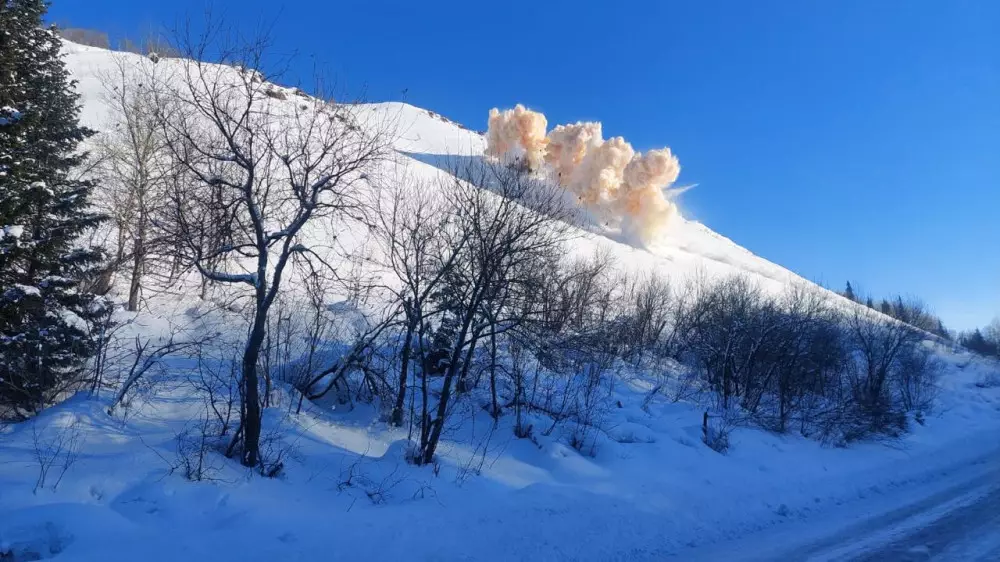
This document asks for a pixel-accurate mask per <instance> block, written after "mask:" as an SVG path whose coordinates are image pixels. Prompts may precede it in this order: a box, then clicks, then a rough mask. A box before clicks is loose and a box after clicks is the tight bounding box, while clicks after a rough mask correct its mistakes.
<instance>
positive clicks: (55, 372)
mask: <svg viewBox="0 0 1000 562" xmlns="http://www.w3.org/2000/svg"><path fill="white" fill-rule="evenodd" d="M46 9H47V4H46V3H45V2H42V1H41V0H0V30H3V33H0V414H4V413H6V414H7V415H11V414H13V415H26V414H29V413H31V412H33V411H37V410H38V409H39V408H40V407H42V406H44V405H45V403H46V402H47V401H49V400H50V399H52V398H53V397H54V395H55V394H57V393H58V392H60V391H61V390H63V389H64V388H66V386H67V385H68V384H70V383H71V382H72V381H73V380H75V379H76V378H77V377H78V375H79V374H80V371H81V370H82V369H83V368H84V366H85V363H86V359H87V358H88V357H89V356H90V355H91V353H92V352H93V341H92V338H91V337H90V335H89V333H90V326H91V324H92V323H93V322H94V321H95V320H96V319H97V318H99V317H101V316H102V315H105V314H107V313H108V309H107V306H106V305H105V304H104V303H103V301H97V300H95V297H94V295H93V294H90V293H88V292H87V291H85V290H83V287H84V286H85V285H86V284H85V283H82V281H83V280H86V279H89V278H91V277H92V275H93V274H94V271H95V269H96V267H97V266H98V265H99V263H100V261H101V258H102V255H101V253H100V252H99V251H98V250H96V249H94V248H87V247H83V246H82V245H81V243H80V241H81V235H82V234H84V233H85V232H87V231H88V230H90V229H92V228H94V227H95V226H96V225H97V224H98V223H99V222H100V221H101V217H100V216H99V215H97V214H95V213H94V212H93V211H92V210H91V209H90V208H89V205H88V197H89V196H90V193H91V190H92V189H93V187H94V186H93V184H92V183H91V182H89V181H83V180H80V179H76V178H75V176H74V172H75V170H78V169H79V166H80V164H81V163H82V162H83V160H84V158H85V155H84V154H83V153H82V152H81V151H80V143H81V141H83V140H84V139H86V138H87V137H89V136H90V135H91V134H92V131H90V130H88V129H86V128H84V127H81V126H80V124H79V101H78V98H79V96H78V95H77V94H76V93H75V91H74V86H75V84H74V82H73V81H72V80H71V79H70V77H69V73H68V71H67V69H66V67H65V65H64V63H63V60H62V57H61V55H60V46H61V42H60V39H59V37H58V35H57V34H56V33H55V32H54V31H53V30H51V29H45V28H43V27H42V17H43V16H44V14H45V11H46Z"/></svg>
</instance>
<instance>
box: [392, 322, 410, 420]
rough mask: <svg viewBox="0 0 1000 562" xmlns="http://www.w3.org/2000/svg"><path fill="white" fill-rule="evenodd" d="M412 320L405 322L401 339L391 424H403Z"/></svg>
mask: <svg viewBox="0 0 1000 562" xmlns="http://www.w3.org/2000/svg"><path fill="white" fill-rule="evenodd" d="M413 324H414V323H413V322H407V323H406V336H405V338H404V339H403V350H402V358H401V363H402V365H401V366H400V368H399V392H397V393H396V405H395V406H394V407H393V408H392V419H391V423H392V425H394V426H396V427H399V426H401V425H402V424H403V407H404V405H405V404H406V377H407V374H408V372H409V369H410V347H411V343H410V342H411V340H412V339H413V329H414V325H413Z"/></svg>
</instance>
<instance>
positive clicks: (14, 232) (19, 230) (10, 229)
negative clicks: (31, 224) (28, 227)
mask: <svg viewBox="0 0 1000 562" xmlns="http://www.w3.org/2000/svg"><path fill="white" fill-rule="evenodd" d="M0 232H3V236H0V238H7V237H8V236H9V237H11V238H20V237H21V236H23V235H24V226H22V225H19V224H12V225H9V226H5V227H3V228H0Z"/></svg>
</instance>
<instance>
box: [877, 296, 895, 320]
mask: <svg viewBox="0 0 1000 562" xmlns="http://www.w3.org/2000/svg"><path fill="white" fill-rule="evenodd" d="M879 309H880V310H881V311H882V314H885V315H886V316H892V305H891V304H889V301H887V300H885V299H882V304H880V305H879Z"/></svg>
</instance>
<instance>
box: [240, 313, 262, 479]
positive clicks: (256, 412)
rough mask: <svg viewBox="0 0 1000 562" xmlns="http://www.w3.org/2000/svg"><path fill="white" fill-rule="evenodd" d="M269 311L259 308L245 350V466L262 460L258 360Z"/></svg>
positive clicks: (255, 464) (243, 460)
mask: <svg viewBox="0 0 1000 562" xmlns="http://www.w3.org/2000/svg"><path fill="white" fill-rule="evenodd" d="M266 317H267V312H266V311H265V310H261V309H259V308H258V311H257V314H256V315H255V317H254V324H253V329H252V330H251V332H250V338H249V339H248V340H247V346H246V349H245V350H244V352H243V402H244V404H243V458H242V463H243V466H250V467H254V466H257V464H258V463H259V462H260V428H261V410H260V396H259V393H258V391H257V360H258V358H259V357H260V347H261V344H262V343H263V342H264V323H265V322H264V319H265V318H266Z"/></svg>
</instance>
